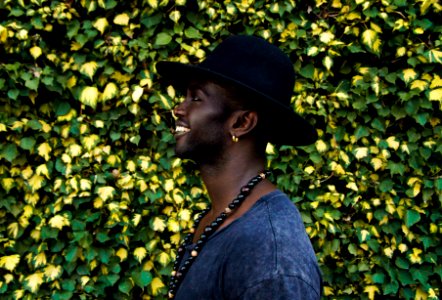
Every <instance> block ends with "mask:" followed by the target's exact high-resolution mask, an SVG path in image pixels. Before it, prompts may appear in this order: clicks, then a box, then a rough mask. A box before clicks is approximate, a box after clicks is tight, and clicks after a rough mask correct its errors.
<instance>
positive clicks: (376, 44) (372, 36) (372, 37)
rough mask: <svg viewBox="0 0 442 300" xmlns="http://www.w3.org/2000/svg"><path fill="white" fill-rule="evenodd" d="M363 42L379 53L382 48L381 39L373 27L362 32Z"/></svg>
mask: <svg viewBox="0 0 442 300" xmlns="http://www.w3.org/2000/svg"><path fill="white" fill-rule="evenodd" d="M362 42H363V43H364V44H365V45H366V46H367V47H368V48H369V49H370V50H371V51H372V52H373V53H379V52H380V48H381V40H380V39H379V37H378V33H377V32H376V31H374V30H372V29H367V30H365V31H364V32H363V33H362Z"/></svg>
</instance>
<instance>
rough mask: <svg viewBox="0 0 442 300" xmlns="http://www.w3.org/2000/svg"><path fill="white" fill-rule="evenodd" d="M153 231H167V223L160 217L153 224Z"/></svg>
mask: <svg viewBox="0 0 442 300" xmlns="http://www.w3.org/2000/svg"><path fill="white" fill-rule="evenodd" d="M152 229H153V230H154V231H159V232H163V231H164V229H166V222H165V221H164V220H163V219H162V218H160V217H155V218H154V219H153V222H152Z"/></svg>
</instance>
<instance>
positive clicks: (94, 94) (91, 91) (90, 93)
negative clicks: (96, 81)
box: [80, 86, 98, 108]
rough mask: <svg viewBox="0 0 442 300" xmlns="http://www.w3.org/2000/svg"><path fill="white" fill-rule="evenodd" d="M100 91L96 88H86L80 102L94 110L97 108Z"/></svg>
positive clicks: (81, 94) (82, 92)
mask: <svg viewBox="0 0 442 300" xmlns="http://www.w3.org/2000/svg"><path fill="white" fill-rule="evenodd" d="M97 100H98V89H97V88H96V87H94V86H86V87H84V88H83V90H82V91H81V93H80V102H81V103H83V104H85V105H88V106H90V107H92V108H96V107H97Z"/></svg>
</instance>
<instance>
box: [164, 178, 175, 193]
mask: <svg viewBox="0 0 442 300" xmlns="http://www.w3.org/2000/svg"><path fill="white" fill-rule="evenodd" d="M173 186H174V183H173V179H166V181H165V183H164V189H165V190H166V192H170V191H171V190H172V189H173Z"/></svg>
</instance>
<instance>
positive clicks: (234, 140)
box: [232, 134, 239, 143]
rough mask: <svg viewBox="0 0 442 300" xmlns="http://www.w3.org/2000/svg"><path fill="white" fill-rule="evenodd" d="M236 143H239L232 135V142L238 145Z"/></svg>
mask: <svg viewBox="0 0 442 300" xmlns="http://www.w3.org/2000/svg"><path fill="white" fill-rule="evenodd" d="M238 141H239V139H238V137H237V136H236V135H233V134H232V142H234V143H238Z"/></svg>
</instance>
